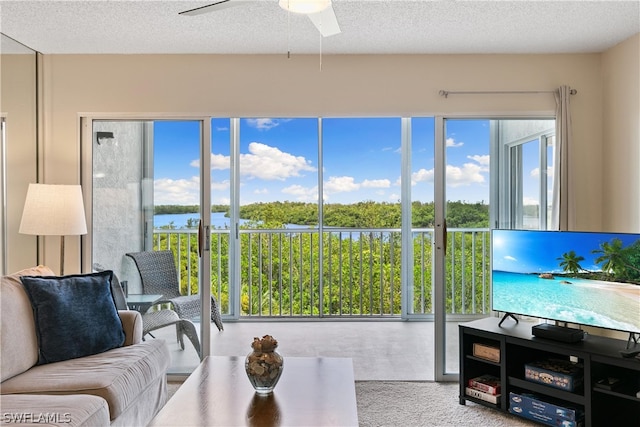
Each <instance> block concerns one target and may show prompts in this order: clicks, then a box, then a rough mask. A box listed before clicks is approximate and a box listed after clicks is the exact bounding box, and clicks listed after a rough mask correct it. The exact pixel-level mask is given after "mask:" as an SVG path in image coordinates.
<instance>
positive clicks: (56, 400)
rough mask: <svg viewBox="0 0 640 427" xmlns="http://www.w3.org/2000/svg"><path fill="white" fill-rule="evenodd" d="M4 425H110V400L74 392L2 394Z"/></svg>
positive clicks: (99, 426) (90, 426)
mask: <svg viewBox="0 0 640 427" xmlns="http://www.w3.org/2000/svg"><path fill="white" fill-rule="evenodd" d="M0 422H1V423H2V425H5V423H6V424H7V425H16V426H20V427H25V426H44V425H46V426H65V427H80V426H86V427H102V426H109V425H110V422H109V407H108V406H107V402H106V401H105V400H104V399H102V398H100V397H97V396H89V395H87V394H74V395H68V396H43V395H36V394H7V395H3V396H2V420H1V421H0Z"/></svg>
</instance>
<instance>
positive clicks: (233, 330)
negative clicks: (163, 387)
mask: <svg viewBox="0 0 640 427" xmlns="http://www.w3.org/2000/svg"><path fill="white" fill-rule="evenodd" d="M197 326H199V325H197ZM266 334H269V335H272V336H273V337H275V338H276V339H277V340H278V343H279V345H278V351H279V352H280V354H282V355H283V356H284V357H285V358H286V357H287V356H291V357H293V356H298V357H304V356H307V357H309V356H311V357H319V356H322V357H350V358H352V359H353V366H354V376H355V380H356V381H383V380H386V381H433V380H434V366H433V365H434V354H433V340H434V338H433V337H434V323H433V322H425V321H411V322H405V321H400V320H387V319H385V320H367V321H340V320H326V321H306V322H304V321H263V322H259V321H254V320H252V321H238V322H226V323H225V325H224V331H222V332H218V330H217V329H216V328H215V326H214V325H212V332H211V347H212V348H211V354H212V355H214V356H242V357H244V356H245V355H247V354H248V353H249V352H250V351H251V347H250V345H251V342H252V341H253V337H256V336H258V337H261V336H263V335H266ZM154 335H155V336H156V338H163V339H165V340H166V341H167V343H168V344H169V349H170V352H171V367H170V369H169V374H170V375H171V376H175V377H176V378H179V377H181V376H184V375H187V374H188V373H189V372H191V371H192V370H193V369H195V367H196V366H197V365H198V363H199V360H198V357H197V354H196V352H195V350H194V349H193V346H192V345H191V343H190V342H189V341H188V340H187V339H186V337H185V349H184V350H180V347H179V345H178V344H177V342H176V339H175V328H174V327H168V328H163V329H159V330H157V331H154ZM147 339H152V338H150V337H147ZM447 348H448V355H447V371H449V372H458V327H457V323H455V322H448V323H447Z"/></svg>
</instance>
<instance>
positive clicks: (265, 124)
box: [247, 119, 280, 130]
mask: <svg viewBox="0 0 640 427" xmlns="http://www.w3.org/2000/svg"><path fill="white" fill-rule="evenodd" d="M247 124H248V125H249V126H251V127H254V128H256V129H260V130H269V129H272V128H274V127H276V126H278V125H279V124H280V122H279V121H278V120H274V119H247Z"/></svg>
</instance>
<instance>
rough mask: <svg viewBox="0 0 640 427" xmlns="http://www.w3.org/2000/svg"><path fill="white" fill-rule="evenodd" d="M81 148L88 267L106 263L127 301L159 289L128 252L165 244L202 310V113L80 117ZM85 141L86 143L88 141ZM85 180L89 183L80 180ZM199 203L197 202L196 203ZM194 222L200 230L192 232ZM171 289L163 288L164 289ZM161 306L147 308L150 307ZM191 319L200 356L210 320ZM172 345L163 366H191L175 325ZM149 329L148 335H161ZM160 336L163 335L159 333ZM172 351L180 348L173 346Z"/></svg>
mask: <svg viewBox="0 0 640 427" xmlns="http://www.w3.org/2000/svg"><path fill="white" fill-rule="evenodd" d="M83 126H84V127H85V132H84V139H85V143H84V145H83V149H84V150H85V151H86V152H87V153H86V154H85V157H88V156H90V161H91V168H90V169H91V173H92V176H91V178H90V181H89V182H87V180H86V179H85V183H84V187H85V191H90V192H91V196H90V197H89V198H88V200H91V203H92V205H91V209H90V211H91V215H90V224H91V233H90V240H89V241H90V246H91V260H90V267H89V268H91V269H92V270H98V269H109V270H113V271H114V272H115V273H116V275H117V276H118V278H119V279H120V280H121V281H123V282H124V283H125V284H126V291H127V293H128V295H129V303H130V308H132V307H134V308H140V307H142V311H146V309H147V307H148V306H147V307H145V306H143V305H142V306H141V305H138V304H136V303H135V302H134V300H135V298H139V297H137V295H140V294H150V293H152V294H158V292H159V291H157V290H154V291H150V290H149V289H144V288H143V283H142V280H141V276H140V274H139V272H138V267H137V266H136V263H135V262H133V260H132V258H130V257H128V256H126V254H127V253H130V252H142V251H160V250H164V251H167V250H168V251H171V253H172V255H173V259H174V263H175V266H176V270H177V276H178V277H177V280H178V285H177V286H178V288H179V292H180V294H181V295H197V294H200V293H201V292H205V293H206V295H205V297H204V298H201V300H202V301H203V302H204V304H203V307H204V309H205V310H207V307H208V305H207V304H206V303H207V301H208V295H209V293H208V292H209V291H208V289H210V288H209V287H208V286H202V284H203V283H211V281H210V271H211V270H210V264H211V261H210V256H209V249H210V244H211V242H210V240H209V239H208V238H204V239H199V236H205V235H206V236H208V235H207V234H206V232H204V233H203V230H208V229H209V223H210V215H209V211H210V210H209V205H210V195H209V191H210V190H209V188H210V180H209V170H210V167H209V165H210V161H211V160H210V156H209V155H206V156H203V155H202V154H201V153H202V152H203V150H207V152H208V151H209V141H210V139H209V138H208V133H209V127H208V122H206V121H203V120H97V119H96V120H85V121H83ZM89 141H90V143H89ZM87 184H90V185H87ZM203 207H204V208H203ZM199 226H200V234H199ZM166 292H167V293H170V291H169V290H167V291H166ZM167 308H169V307H168V306H157V307H151V308H150V309H151V310H158V309H167ZM201 318H202V319H209V318H210V316H209V315H208V314H207V315H204V316H202V315H201V316H197V317H195V318H192V319H191V320H192V321H193V322H194V323H195V325H196V326H197V329H198V332H199V335H200V343H201V346H202V348H203V353H202V354H203V355H206V354H208V348H209V346H208V343H209V329H210V324H209V322H205V323H204V324H201V322H200V319H201ZM166 329H167V330H166V331H165V332H166V336H168V338H167V343H168V344H169V346H170V350H172V365H171V368H170V371H169V372H170V373H179V374H182V373H188V372H191V371H192V370H193V369H194V368H195V367H196V366H197V365H198V363H199V361H200V357H199V355H198V353H197V351H196V349H195V346H193V345H191V343H190V342H189V341H188V340H186V339H185V340H184V350H182V349H179V348H178V347H180V344H179V343H178V342H177V340H176V338H175V326H168V327H167V328H166ZM161 333H162V332H161V331H154V332H153V333H152V334H154V335H156V334H161ZM163 337H164V336H163ZM173 350H179V351H173Z"/></svg>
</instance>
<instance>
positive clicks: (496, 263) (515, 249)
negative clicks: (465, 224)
mask: <svg viewBox="0 0 640 427" xmlns="http://www.w3.org/2000/svg"><path fill="white" fill-rule="evenodd" d="M614 238H619V239H620V240H621V241H622V243H623V247H626V246H628V245H630V244H632V243H633V242H635V241H636V240H638V239H640V235H638V234H620V233H584V232H557V231H524V230H493V231H492V248H493V254H492V262H493V269H494V270H501V271H509V272H512V273H543V272H560V271H562V268H561V267H560V266H559V263H560V261H558V260H557V258H559V257H562V255H563V254H564V253H567V252H569V251H572V250H573V251H574V252H575V253H576V255H578V256H582V257H584V258H585V260H584V261H582V262H580V266H581V267H582V268H585V269H587V270H591V271H599V270H600V267H598V265H597V264H596V263H595V259H596V258H598V256H599V254H593V253H591V251H592V250H594V249H599V248H600V245H601V244H602V243H605V242H611V240H612V239H614Z"/></svg>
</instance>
